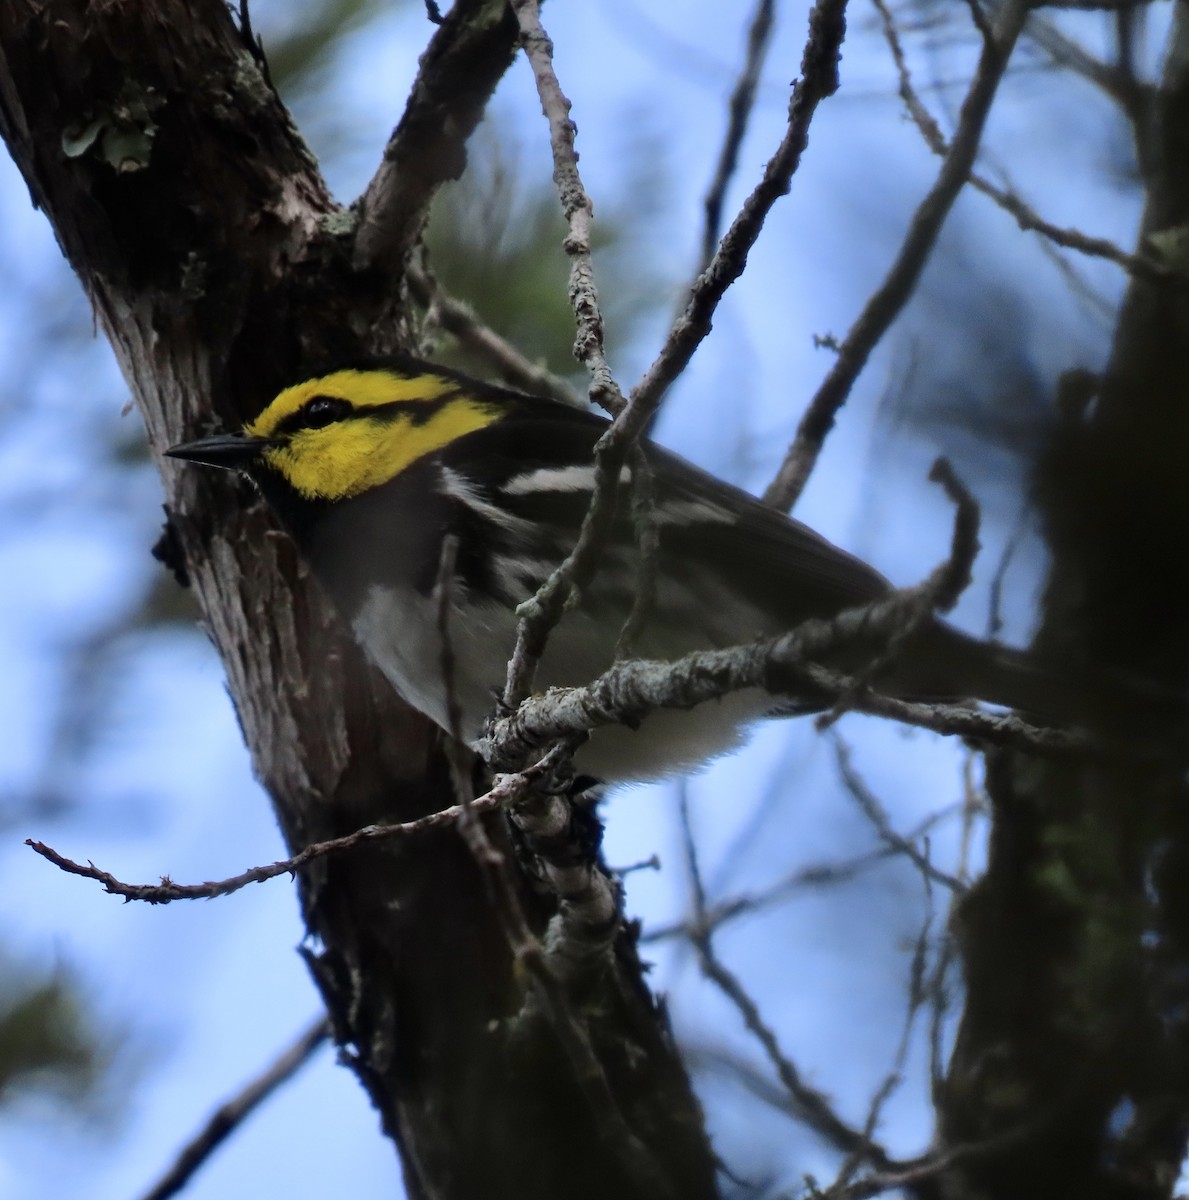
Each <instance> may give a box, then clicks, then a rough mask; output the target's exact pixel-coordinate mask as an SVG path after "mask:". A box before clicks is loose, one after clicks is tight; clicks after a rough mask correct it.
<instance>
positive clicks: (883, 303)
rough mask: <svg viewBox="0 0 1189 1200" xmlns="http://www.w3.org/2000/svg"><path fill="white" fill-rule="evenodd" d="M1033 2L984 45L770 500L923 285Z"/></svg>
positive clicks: (786, 486) (820, 441) (817, 445)
mask: <svg viewBox="0 0 1189 1200" xmlns="http://www.w3.org/2000/svg"><path fill="white" fill-rule="evenodd" d="M1029 8H1030V3H1029V0H1006V2H1005V3H1004V4H1003V6H1002V7H1001V8H1000V9H999V12H998V13H997V15H996V21H995V29H994V35H993V36H992V37H990V38H988V39H987V40H986V41H985V43H984V45H983V50H982V54H981V55H980V56H979V62H978V66H977V68H976V70H975V74H974V79H973V81H972V82H971V84H970V89H969V91H968V92H967V94H966V99H965V100H964V101H963V103H962V109H961V113H960V115H959V119H958V127H957V130H956V131H955V133H954V137H953V140H952V142H951V143H950V148H949V153H948V154H947V155H946V157H945V160H944V161H943V162H942V165H941V170H940V171H939V172H938V175H937V179H936V181H935V182H934V184H933V186H932V187H931V188H930V189H929V192H928V194H927V195H926V196H925V198H924V199H923V200H922V201H921V203H920V204H919V205H918V206H917V210H916V212H915V213H914V214H913V216H912V220H911V221H910V222H909V227H908V232H907V233H906V234H905V237H904V241H903V242H902V244H901V246H900V250H899V252H898V254H897V255H896V260H895V262H894V263H893V264H892V267H891V269H890V270H889V271H888V274H887V275H886V276H885V278H884V281H883V282H882V283H881V284H880V286H879V287H878V288H877V289H876V290H875V292H874V293H873V294H872V295H871V297H870V299H869V300H868V301H867V303H866V305H865V306H864V308H863V311H862V312H861V313H860V314H859V317H858V319H857V320H856V321H855V323H854V324H853V325H852V326H851V328H850V331H849V332H848V333H847V335H846V337H845V338H844V339H843V340H842V342H841V344H840V345H839V347H838V353H837V356H836V358H835V360H834V365H833V366H832V367H831V369H830V372H829V374H827V376H826V378H825V379H824V380H823V381H822V384H821V386H820V387H819V388H818V390H817V393H816V394H815V395H814V397H813V399H812V400H811V401H810V403H809V406H808V408H807V409H806V411H805V413H804V415H803V416H802V417H801V420H800V423H799V424H798V426H797V433H796V437H795V438H794V439H793V444H792V445H791V446H790V447H789V451H788V454H787V455H786V456H785V459H784V462H783V463H782V464H781V466H780V470H779V471H778V472H777V475H776V478H775V479H774V480H773V481H772V483H771V484H770V485H769V487H768V489H767V491H766V492H765V493H764V500H765V502H766V503H768V504H771V505H772V506H773V507H774V508H781V509H788V508H791V507H792V506H793V504H794V503H796V500H797V498H798V497H799V496H800V494H801V492H802V490H803V489H804V487H805V484H806V482H807V480H808V479H809V475H810V473H811V472H812V470H813V467H814V464H815V463H816V462H817V459H818V455H819V454H820V453H821V449H822V446H823V445H824V444H825V440H826V437H827V435H828V434H829V432H830V430H831V429H832V428H833V426H834V421H835V419H836V417H837V415H838V411H839V410H840V409H841V408H842V406H843V404H845V403H846V400H847V397H848V396H849V395H850V391H851V388H852V387H853V386H854V383H855V380H856V379H857V378H858V377H859V373H860V372H861V371H862V370H863V367H864V366H865V365H866V363H867V360H868V358H869V357H870V356H871V353H872V351H873V350H874V349H875V347H876V346H877V345H878V344H879V342H880V340H881V339H882V338H883V336H884V334H885V333H887V331H888V329H889V328H890V327H891V325H892V322H893V321H895V319H896V318H897V317H898V316H899V315H900V313H901V311H902V310H903V308H904V306H905V304H907V302H908V299H909V297H910V296H911V295H912V293H913V291H914V290H915V288H916V285H917V281H918V280H919V279H920V276H921V272H922V271H923V270H924V267H925V263H926V262H927V261H928V259H929V255H930V254H931V253H932V251H933V247H934V245H935V244H936V241H937V236H938V234H939V233H940V231H941V227H942V225H943V224H944V223H945V219H946V217H947V216H948V215H949V212H950V209H951V208H952V207H953V204H954V201H955V200H956V199H957V197H958V193H959V192H960V191H961V190H962V187H963V185H964V184H965V183H966V180H967V178H968V176H969V175H970V169H971V167H972V166H973V165H974V159H975V156H976V155H977V153H978V147H979V142H980V140H981V137H982V131H983V126H984V125H985V123H986V120H987V116H988V114H989V113H990V111H991V105H992V103H993V101H994V99H995V95H996V92H997V91H998V88H999V84H1000V81H1001V80H1002V79H1003V75H1004V72H1005V71H1006V70H1007V64H1008V62H1009V60H1010V59H1011V54H1012V51H1013V49H1014V48H1015V44H1016V41H1017V40H1018V38H1019V36H1020V31H1021V30H1022V29H1023V26H1024V21H1025V19H1026V18H1027V15H1028V11H1029Z"/></svg>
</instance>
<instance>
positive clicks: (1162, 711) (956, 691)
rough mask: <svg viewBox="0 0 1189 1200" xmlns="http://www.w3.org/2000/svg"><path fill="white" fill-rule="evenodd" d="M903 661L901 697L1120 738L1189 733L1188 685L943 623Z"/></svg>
mask: <svg viewBox="0 0 1189 1200" xmlns="http://www.w3.org/2000/svg"><path fill="white" fill-rule="evenodd" d="M905 660H906V661H905V669H904V670H903V672H902V669H901V668H900V667H899V666H898V665H897V666H896V667H894V668H893V670H892V675H893V679H892V684H893V689H894V691H895V693H896V694H897V695H900V696H902V697H904V698H906V699H907V698H925V697H929V696H932V697H933V698H939V697H941V696H948V697H949V698H955V697H965V698H969V699H974V700H982V701H985V702H987V703H989V704H996V705H1001V706H1002V707H1004V708H1010V709H1013V710H1015V711H1016V712H1018V713H1020V714H1021V715H1022V716H1024V717H1026V718H1028V719H1029V720H1031V721H1033V722H1035V723H1037V724H1040V725H1046V726H1055V727H1060V728H1083V729H1088V730H1092V731H1102V732H1109V733H1114V734H1116V735H1117V736H1118V737H1119V738H1120V739H1132V738H1142V739H1144V740H1149V739H1151V740H1156V739H1163V738H1167V737H1169V736H1172V735H1174V734H1178V735H1179V736H1182V737H1184V736H1185V735H1187V734H1189V690H1187V691H1186V692H1179V691H1177V690H1176V689H1174V688H1170V687H1166V686H1161V685H1160V684H1157V683H1153V682H1151V681H1149V680H1146V679H1143V678H1140V677H1135V676H1130V675H1125V674H1123V673H1119V672H1112V671H1107V670H1105V669H1095V668H1092V667H1086V666H1081V665H1076V666H1075V665H1073V664H1065V663H1060V662H1054V661H1052V660H1050V659H1046V658H1043V657H1041V656H1039V655H1037V654H1034V653H1032V652H1030V651H1022V650H1013V649H1010V648H1009V647H1006V646H1000V645H997V644H995V643H994V642H980V641H978V640H977V639H975V638H972V637H968V636H966V635H965V634H962V633H959V632H958V631H957V630H955V629H952V628H951V627H949V626H948V625H942V624H938V625H936V626H934V627H933V628H931V629H929V630H927V631H925V632H924V633H923V634H922V643H921V644H920V645H918V646H914V647H912V648H911V649H910V650H908V651H907V652H906V654H905ZM905 685H907V686H905ZM882 686H883V685H881V689H882Z"/></svg>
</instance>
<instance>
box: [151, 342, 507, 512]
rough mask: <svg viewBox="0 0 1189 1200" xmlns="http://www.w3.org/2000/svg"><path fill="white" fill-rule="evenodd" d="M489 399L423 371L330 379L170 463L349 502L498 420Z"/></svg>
mask: <svg viewBox="0 0 1189 1200" xmlns="http://www.w3.org/2000/svg"><path fill="white" fill-rule="evenodd" d="M503 411H504V406H503V405H501V404H500V402H499V401H498V400H497V399H496V398H495V397H494V389H493V394H492V395H487V394H484V393H481V392H479V391H478V390H477V389H475V388H473V387H467V386H465V385H464V384H463V383H462V382H461V381H460V380H459V379H458V378H456V377H453V376H452V375H450V374H448V373H438V371H437V370H436V369H435V368H432V367H429V366H428V365H426V364H411V365H384V366H376V367H363V368H354V367H352V368H347V369H344V370H339V371H333V372H331V373H330V374H328V375H322V376H319V377H318V378H315V379H307V380H306V381H305V382H304V383H299V384H296V385H295V386H294V387H290V388H286V389H285V390H284V391H283V392H281V393H280V394H279V395H278V396H277V397H276V398H275V399H274V400H272V402H271V403H269V404H268V406H267V407H266V408H265V409H264V411H263V412H262V413H261V414H260V415H259V416H258V417H257V418H256V419H255V420H254V421H251V422H249V423H248V424H247V425H245V426H244V429H243V432H242V433H238V434H217V435H215V436H214V437H207V438H202V439H201V440H199V441H196V442H186V443H184V444H182V445H179V446H172V447H170V449H168V450H166V452H165V453H166V454H168V455H169V456H171V457H172V458H181V459H186V460H187V461H189V462H197V463H204V464H206V465H208V466H212V467H223V468H225V469H228V470H239V471H244V472H246V473H247V474H248V475H251V476H253V477H254V478H256V479H257V480H259V481H263V480H264V479H265V478H266V477H269V476H271V477H272V480H273V481H275V480H276V479H277V478H278V477H279V478H280V479H281V480H283V481H284V482H285V483H286V484H288V486H289V487H291V488H293V489H294V490H295V491H296V492H297V493H298V494H300V495H301V496H302V497H304V498H305V499H307V500H329V501H335V500H345V499H348V498H349V497H351V496H357V495H359V494H360V493H362V492H366V491H368V490H369V489H371V488H374V487H378V486H380V485H381V484H384V483H387V482H388V481H389V480H391V479H394V478H395V477H396V476H397V475H399V474H400V473H401V472H402V471H404V470H405V469H406V468H407V467H409V466H411V465H412V464H413V463H414V462H416V461H417V460H418V459H421V458H423V457H424V456H425V455H427V454H432V453H434V451H436V450H440V449H441V448H442V447H443V446H446V445H448V444H449V443H450V442H453V441H454V440H455V439H456V438H459V437H462V436H463V435H464V434H467V433H471V432H472V431H474V430H477V429H482V428H483V427H484V426H486V425H490V424H491V423H492V422H493V421H496V420H498V419H499V417H500V416H501V415H503Z"/></svg>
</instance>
